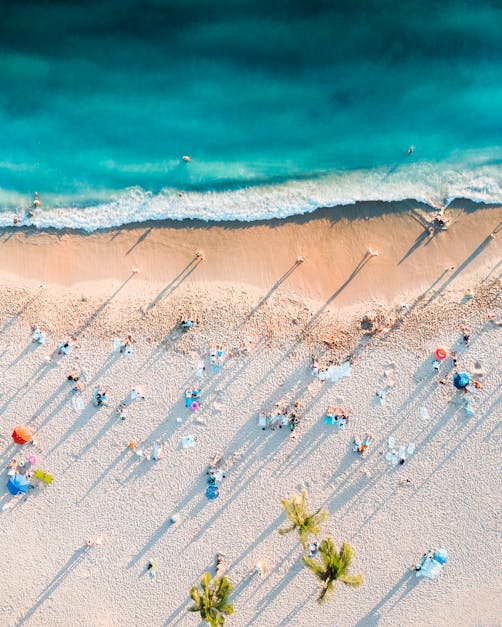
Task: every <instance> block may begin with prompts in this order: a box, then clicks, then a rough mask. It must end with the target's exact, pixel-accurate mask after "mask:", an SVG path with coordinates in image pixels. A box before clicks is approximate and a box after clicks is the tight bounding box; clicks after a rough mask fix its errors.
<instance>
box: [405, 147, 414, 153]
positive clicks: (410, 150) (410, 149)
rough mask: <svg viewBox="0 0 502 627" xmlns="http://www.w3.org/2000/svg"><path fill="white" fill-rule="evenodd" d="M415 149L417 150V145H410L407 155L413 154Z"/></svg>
mask: <svg viewBox="0 0 502 627" xmlns="http://www.w3.org/2000/svg"><path fill="white" fill-rule="evenodd" d="M414 150H415V146H410V147H409V148H408V150H407V151H406V154H407V155H411V153H412V152H413V151H414Z"/></svg>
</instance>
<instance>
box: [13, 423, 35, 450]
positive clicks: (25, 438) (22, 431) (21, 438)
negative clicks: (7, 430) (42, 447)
mask: <svg viewBox="0 0 502 627" xmlns="http://www.w3.org/2000/svg"><path fill="white" fill-rule="evenodd" d="M12 439H13V440H14V442H15V443H16V444H21V445H23V444H27V443H28V442H31V440H32V433H31V431H30V430H29V429H28V427H23V426H19V427H14V431H13V432H12Z"/></svg>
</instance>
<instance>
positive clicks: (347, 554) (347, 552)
mask: <svg viewBox="0 0 502 627" xmlns="http://www.w3.org/2000/svg"><path fill="white" fill-rule="evenodd" d="M339 555H340V565H341V566H342V568H343V570H347V568H349V566H350V565H351V564H352V559H353V558H354V551H353V549H352V547H351V546H350V544H349V543H348V542H344V543H343V544H342V548H341V549H340V553H339Z"/></svg>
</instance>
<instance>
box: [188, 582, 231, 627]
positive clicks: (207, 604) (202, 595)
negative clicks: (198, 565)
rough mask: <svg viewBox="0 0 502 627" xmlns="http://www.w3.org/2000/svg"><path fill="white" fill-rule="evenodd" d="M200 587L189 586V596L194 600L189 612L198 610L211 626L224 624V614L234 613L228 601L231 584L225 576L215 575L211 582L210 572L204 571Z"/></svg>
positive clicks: (215, 626) (216, 626)
mask: <svg viewBox="0 0 502 627" xmlns="http://www.w3.org/2000/svg"><path fill="white" fill-rule="evenodd" d="M200 587H201V588H202V590H199V588H198V586H192V588H190V597H191V598H192V601H193V602H194V604H193V605H191V606H190V607H189V608H188V611H189V612H199V613H200V617H201V619H202V620H204V621H206V624H207V625H210V626H211V627H218V625H224V624H225V616H223V615H224V614H226V615H227V616H230V615H231V614H233V613H234V606H233V605H232V604H231V603H229V602H228V597H229V596H230V593H231V592H232V590H233V585H232V584H231V583H230V581H229V580H228V579H227V578H226V577H215V578H214V579H213V581H212V582H211V575H210V573H204V574H203V575H202V577H201V579H200Z"/></svg>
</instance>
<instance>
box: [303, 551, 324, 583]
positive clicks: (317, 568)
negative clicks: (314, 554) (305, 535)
mask: <svg viewBox="0 0 502 627" xmlns="http://www.w3.org/2000/svg"><path fill="white" fill-rule="evenodd" d="M302 561H303V563H304V564H305V566H306V567H307V568H308V569H309V570H310V572H311V573H313V574H314V575H315V576H316V577H318V578H319V579H320V580H321V581H324V579H325V576H326V569H325V568H324V567H323V565H322V564H320V563H319V562H318V561H317V560H313V559H310V558H309V557H306V556H305V555H304V556H303V557H302Z"/></svg>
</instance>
